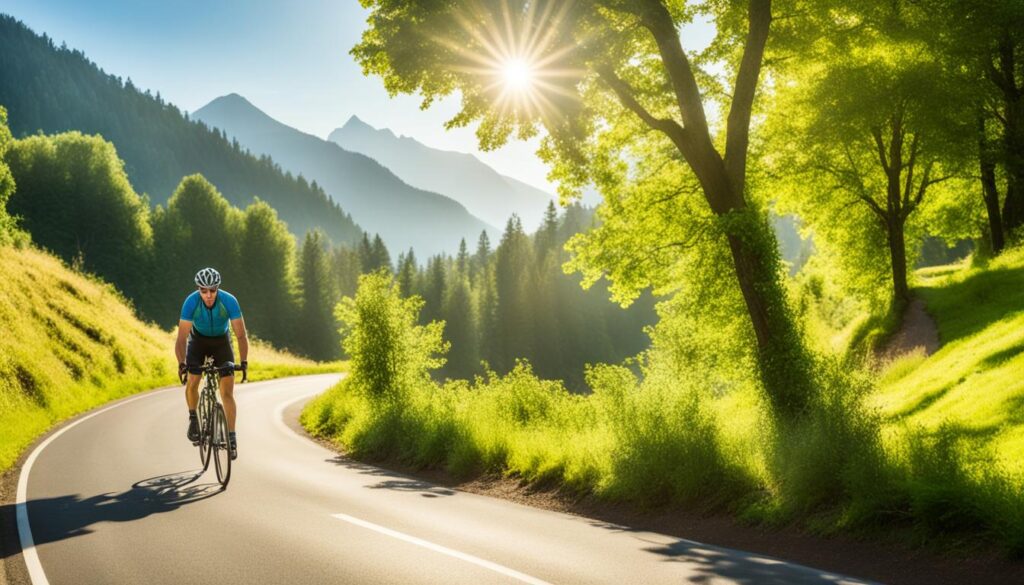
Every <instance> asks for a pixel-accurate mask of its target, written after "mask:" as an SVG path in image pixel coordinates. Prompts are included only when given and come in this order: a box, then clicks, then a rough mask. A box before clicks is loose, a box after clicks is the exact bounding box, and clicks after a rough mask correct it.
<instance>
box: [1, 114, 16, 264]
mask: <svg viewBox="0 0 1024 585" xmlns="http://www.w3.org/2000/svg"><path fill="white" fill-rule="evenodd" d="M13 142H14V139H13V137H12V136H11V130H10V128H8V127H7V110H5V109H4V107H3V106H0V246H3V245H6V244H8V243H10V242H11V241H12V240H13V239H14V238H13V236H14V234H15V227H14V220H13V219H12V218H11V216H10V214H8V213H7V200H8V198H10V196H11V194H12V193H14V177H13V176H12V175H11V170H10V168H8V167H7V164H6V163H5V162H4V155H5V154H6V153H7V150H8V149H9V148H10V147H11V144H12V143H13Z"/></svg>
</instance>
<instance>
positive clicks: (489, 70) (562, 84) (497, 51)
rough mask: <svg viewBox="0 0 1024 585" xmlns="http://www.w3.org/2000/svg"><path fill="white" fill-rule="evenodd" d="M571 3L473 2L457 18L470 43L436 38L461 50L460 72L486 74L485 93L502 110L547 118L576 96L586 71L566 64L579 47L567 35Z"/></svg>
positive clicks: (457, 50)
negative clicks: (577, 84)
mask: <svg viewBox="0 0 1024 585" xmlns="http://www.w3.org/2000/svg"><path fill="white" fill-rule="evenodd" d="M571 6H572V2H567V1H547V2H523V1H516V0H499V1H498V2H482V1H480V2H469V3H467V4H466V5H465V8H464V9H462V10H461V11H460V12H459V13H457V14H456V20H457V22H458V24H459V26H460V27H461V28H462V29H463V31H464V32H465V33H467V34H468V37H469V41H470V42H469V43H467V44H466V45H459V44H457V43H456V42H455V41H453V40H452V39H441V38H438V39H436V40H437V42H439V43H442V44H444V45H445V46H446V47H447V48H449V49H451V50H452V51H453V52H454V53H456V54H457V55H458V57H459V59H460V60H461V61H463V64H458V65H455V66H454V67H453V70H454V71H456V72H459V73H468V74H471V75H476V76H479V77H480V78H481V80H482V81H483V83H482V86H481V87H482V91H483V93H484V94H485V95H486V96H488V97H489V98H490V99H492V100H493V102H494V105H495V106H497V108H498V110H499V111H500V112H501V113H503V114H511V115H516V116H527V117H534V116H538V117H545V116H549V115H551V114H553V113H555V112H556V111H557V108H558V106H557V102H558V101H559V100H565V99H576V94H575V93H574V92H573V91H572V86H573V84H574V83H575V82H576V80H578V79H580V78H581V77H582V70H580V69H577V68H573V67H571V66H567V65H566V64H565V63H564V62H565V61H566V60H567V59H566V58H567V57H568V56H569V54H570V52H571V51H572V50H573V48H574V46H573V44H572V43H571V42H569V41H568V40H567V39H566V38H565V37H563V36H562V34H560V33H562V29H563V26H564V24H565V20H566V18H567V15H568V14H569V12H570V10H571Z"/></svg>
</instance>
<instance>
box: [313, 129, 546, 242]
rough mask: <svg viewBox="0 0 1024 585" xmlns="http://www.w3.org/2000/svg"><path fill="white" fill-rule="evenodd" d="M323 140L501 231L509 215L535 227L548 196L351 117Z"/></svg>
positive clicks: (467, 158)
mask: <svg viewBox="0 0 1024 585" xmlns="http://www.w3.org/2000/svg"><path fill="white" fill-rule="evenodd" d="M328 140H330V141H331V142H334V143H336V144H338V145H340V146H341V147H342V148H344V149H346V150H349V151H352V152H359V153H362V154H365V155H366V156H368V157H370V158H372V159H374V160H376V161H377V162H379V163H381V164H382V165H384V166H386V167H387V168H389V169H391V171H392V172H393V173H395V174H396V175H398V176H399V177H400V178H401V179H402V180H403V181H405V182H406V183H408V184H410V185H413V186H415V187H419V188H421V189H426V190H428V191H435V192H437V193H443V194H445V195H447V196H449V197H451V198H452V199H455V200H456V201H458V202H459V203H461V204H463V205H465V206H466V209H468V210H469V212H470V213H472V214H473V215H475V216H477V217H479V218H481V219H483V220H485V221H487V222H489V223H490V224H491V225H494V226H497V227H503V226H504V225H505V223H506V222H507V221H508V218H509V216H510V215H512V214H513V213H516V214H518V215H519V218H520V219H522V221H523V226H524V227H525V228H526V229H527V231H533V230H534V229H536V228H537V227H538V226H539V225H540V222H541V219H542V218H543V217H544V210H545V209H546V208H547V205H548V202H550V201H552V200H553V199H554V197H553V196H552V195H550V194H549V193H545V192H544V191H542V190H540V189H537V188H536V187H532V186H530V185H527V184H526V183H524V182H522V181H519V180H516V179H513V178H511V177H507V176H505V175H501V174H499V173H498V172H497V171H495V170H494V169H492V168H491V167H489V166H487V165H486V164H484V163H483V162H481V161H480V160H479V159H477V158H476V157H475V156H473V155H471V154H466V153H461V152H451V151H446V150H438V149H436V148H431V147H429V146H426V145H424V144H423V143H421V142H418V141H417V140H415V139H413V138H409V137H408V136H395V134H394V133H393V132H392V131H391V130H389V129H387V128H382V129H377V128H374V127H373V126H370V125H369V124H367V123H366V122H363V121H362V120H360V119H359V118H357V117H356V116H352V117H351V118H350V119H349V120H348V122H346V123H345V125H344V126H342V127H341V128H338V129H336V130H335V131H334V132H331V134H330V136H329V137H328Z"/></svg>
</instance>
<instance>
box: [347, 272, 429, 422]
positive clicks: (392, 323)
mask: <svg viewBox="0 0 1024 585" xmlns="http://www.w3.org/2000/svg"><path fill="white" fill-rule="evenodd" d="M421 307H422V301H420V300H419V299H418V298H416V297H412V298H402V296H401V295H400V294H399V291H398V286H397V284H396V283H395V282H394V279H393V278H392V277H391V275H390V274H388V273H387V272H385V271H380V272H376V273H372V274H366V275H363V276H361V277H359V290H358V291H357V292H356V296H355V298H352V297H345V298H344V299H342V301H341V303H339V304H338V306H337V307H336V308H335V316H336V317H337V319H338V321H340V322H341V323H342V328H341V330H340V333H341V335H342V337H343V339H344V341H343V345H344V348H345V352H346V353H347V354H348V355H349V356H350V357H351V360H352V381H351V384H352V386H353V387H354V388H357V389H359V390H361V391H363V392H365V393H366V394H367V395H368V396H370V397H371V398H372V399H373V400H375V401H383V402H388V403H400V402H401V400H402V398H403V397H405V396H406V395H408V394H409V392H411V390H412V388H414V387H416V386H417V385H419V384H423V383H425V382H426V381H427V380H429V372H430V371H431V370H434V369H437V368H439V367H441V366H442V365H444V358H443V357H439V356H441V355H443V354H444V353H445V352H446V351H447V349H448V344H447V343H445V342H444V341H443V340H442V338H441V332H442V330H443V328H444V323H443V322H433V323H430V324H428V325H417V324H416V320H417V317H418V313H419V310H420V308H421Z"/></svg>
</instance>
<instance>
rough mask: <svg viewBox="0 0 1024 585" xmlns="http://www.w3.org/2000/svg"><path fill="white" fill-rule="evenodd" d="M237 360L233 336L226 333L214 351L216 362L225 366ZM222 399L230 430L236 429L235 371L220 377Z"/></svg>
mask: <svg viewBox="0 0 1024 585" xmlns="http://www.w3.org/2000/svg"><path fill="white" fill-rule="evenodd" d="M234 361H235V352H234V351H233V350H232V349H231V338H230V337H228V336H227V335H225V336H224V337H223V339H222V340H218V342H217V349H216V351H215V352H214V363H216V364H217V365H218V366H223V365H224V364H226V363H228V362H232V363H233V362H234ZM220 400H221V402H222V403H224V415H225V416H226V417H227V419H228V431H229V432H233V431H234V430H235V376H234V374H233V373H229V374H227V375H225V374H221V377H220Z"/></svg>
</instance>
